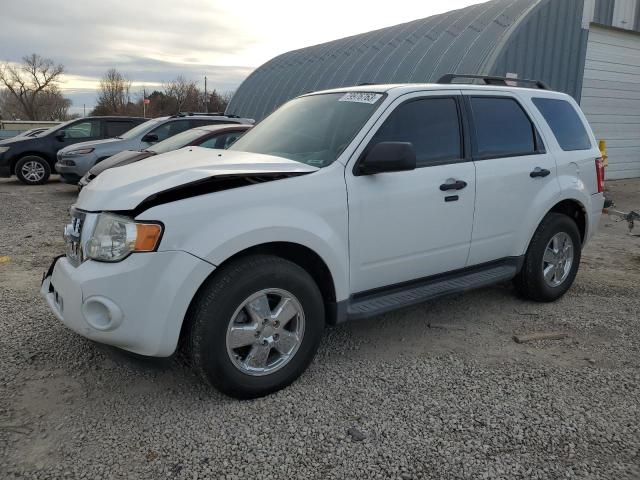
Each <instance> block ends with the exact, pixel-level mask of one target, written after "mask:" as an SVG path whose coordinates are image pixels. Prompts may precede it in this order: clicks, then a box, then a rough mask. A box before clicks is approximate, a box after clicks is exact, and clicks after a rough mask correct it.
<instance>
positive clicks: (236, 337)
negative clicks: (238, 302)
mask: <svg viewBox="0 0 640 480" xmlns="http://www.w3.org/2000/svg"><path fill="white" fill-rule="evenodd" d="M257 331H258V327H257V325H254V324H251V325H236V326H233V327H231V329H230V330H229V336H228V342H229V346H230V347H231V348H240V347H246V346H247V345H251V344H252V343H253V342H255V341H256V332H257Z"/></svg>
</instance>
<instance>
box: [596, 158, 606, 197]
mask: <svg viewBox="0 0 640 480" xmlns="http://www.w3.org/2000/svg"><path fill="white" fill-rule="evenodd" d="M596 179H597V182H598V193H603V192H604V161H603V160H602V158H596Z"/></svg>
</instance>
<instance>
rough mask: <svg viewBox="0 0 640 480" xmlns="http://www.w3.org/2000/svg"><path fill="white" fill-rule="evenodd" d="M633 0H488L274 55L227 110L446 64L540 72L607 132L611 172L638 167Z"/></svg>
mask: <svg viewBox="0 0 640 480" xmlns="http://www.w3.org/2000/svg"><path fill="white" fill-rule="evenodd" d="M638 3H640V1H639V0H493V1H490V2H487V3H481V4H478V5H473V6H470V7H467V8H464V9H461V10H455V11H451V12H448V13H444V14H441V15H436V16H433V17H429V18H424V19H421V20H415V21H413V22H409V23H405V24H401V25H396V26H393V27H388V28H383V29H381V30H375V31H373V32H368V33H364V34H360V35H354V36H352V37H347V38H342V39H339V40H335V41H332V42H328V43H323V44H320V45H315V46H312V47H308V48H303V49H300V50H294V51H291V52H287V53H284V54H282V55H279V56H277V57H275V58H273V59H272V60H270V61H268V62H267V63H265V64H264V65H262V66H260V67H259V68H257V69H256V70H255V71H254V72H253V73H251V75H249V77H248V78H247V79H246V80H245V81H244V82H243V83H242V85H241V86H240V87H239V88H238V90H237V92H236V94H235V95H234V97H233V98H232V100H231V102H230V104H229V107H228V109H227V111H228V112H229V113H234V114H237V115H240V116H243V117H251V118H255V119H256V120H261V119H262V118H264V117H265V116H267V115H268V114H269V113H271V112H272V111H273V110H275V109H276V108H277V107H278V106H280V105H281V104H282V103H284V102H286V101H287V100H289V99H291V98H293V97H296V96H298V95H300V94H303V93H305V92H309V91H314V90H322V89H327V88H334V87H342V86H351V85H358V84H360V83H404V82H419V83H424V82H434V81H436V80H437V79H438V78H439V77H440V76H441V75H443V74H445V73H452V72H455V73H467V74H486V75H500V76H516V75H517V77H519V78H535V79H539V80H544V81H545V82H546V83H547V84H549V85H550V86H551V87H552V88H554V89H556V90H560V91H564V92H567V93H569V94H570V95H572V96H573V97H574V98H576V99H577V100H578V101H579V102H581V105H582V108H583V109H584V111H585V113H586V114H587V116H588V117H589V120H590V122H591V124H592V126H593V128H594V130H595V132H596V135H597V136H598V137H599V138H603V139H606V140H607V141H608V151H609V156H610V168H609V169H608V176H609V178H626V177H633V176H640V35H639V34H638V31H640V6H638Z"/></svg>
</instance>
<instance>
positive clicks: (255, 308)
mask: <svg viewBox="0 0 640 480" xmlns="http://www.w3.org/2000/svg"><path fill="white" fill-rule="evenodd" d="M246 310H247V313H248V314H249V316H250V317H251V320H253V322H254V323H261V322H262V321H263V320H264V319H265V318H271V309H270V308H269V299H267V296H266V295H260V296H259V297H258V298H256V299H255V300H252V301H251V302H250V303H248V304H247V306H246Z"/></svg>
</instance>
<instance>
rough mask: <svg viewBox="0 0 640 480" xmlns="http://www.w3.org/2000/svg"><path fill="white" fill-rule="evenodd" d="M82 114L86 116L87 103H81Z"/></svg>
mask: <svg viewBox="0 0 640 480" xmlns="http://www.w3.org/2000/svg"><path fill="white" fill-rule="evenodd" d="M82 116H83V117H86V116H87V105H86V104H84V103H83V104H82Z"/></svg>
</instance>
